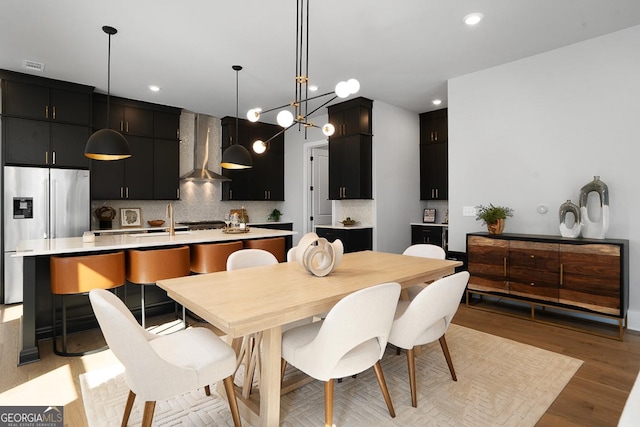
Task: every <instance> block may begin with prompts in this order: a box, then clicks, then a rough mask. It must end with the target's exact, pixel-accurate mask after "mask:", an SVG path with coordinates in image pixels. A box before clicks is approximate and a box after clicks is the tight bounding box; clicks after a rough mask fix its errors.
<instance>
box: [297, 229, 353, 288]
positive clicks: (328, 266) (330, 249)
mask: <svg viewBox="0 0 640 427" xmlns="http://www.w3.org/2000/svg"><path fill="white" fill-rule="evenodd" d="M295 252H296V253H295V259H296V261H298V264H300V265H301V266H302V267H303V268H304V269H305V270H307V271H308V272H309V273H311V274H313V275H314V276H318V277H324V276H326V275H328V274H329V273H331V272H332V271H333V270H334V269H335V268H336V267H338V265H339V264H340V261H341V260H342V254H343V252H344V247H343V245H342V241H341V240H340V239H336V240H335V241H334V242H333V243H330V242H329V241H328V240H327V239H325V238H324V237H318V235H317V234H316V233H307V234H305V235H304V236H302V238H301V239H300V242H299V243H298V246H297V247H296V250H295Z"/></svg>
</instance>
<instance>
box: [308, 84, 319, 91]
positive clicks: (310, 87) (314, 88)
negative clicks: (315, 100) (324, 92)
mask: <svg viewBox="0 0 640 427" xmlns="http://www.w3.org/2000/svg"><path fill="white" fill-rule="evenodd" d="M309 90H310V91H311V92H315V91H317V90H318V86H316V85H309Z"/></svg>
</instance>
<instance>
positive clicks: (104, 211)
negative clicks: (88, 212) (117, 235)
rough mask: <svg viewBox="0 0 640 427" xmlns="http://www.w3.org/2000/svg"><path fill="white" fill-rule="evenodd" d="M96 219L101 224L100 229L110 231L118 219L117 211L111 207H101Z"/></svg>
mask: <svg viewBox="0 0 640 427" xmlns="http://www.w3.org/2000/svg"><path fill="white" fill-rule="evenodd" d="M95 212H96V218H98V221H99V222H100V229H102V230H108V229H110V228H111V227H112V225H113V224H112V222H113V220H114V219H115V218H116V210H115V209H113V208H112V207H111V206H101V207H99V208H98V209H96V211H95Z"/></svg>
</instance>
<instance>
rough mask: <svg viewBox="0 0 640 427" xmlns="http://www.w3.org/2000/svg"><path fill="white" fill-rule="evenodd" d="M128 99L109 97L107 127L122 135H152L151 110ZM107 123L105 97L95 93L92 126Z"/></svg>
mask: <svg viewBox="0 0 640 427" xmlns="http://www.w3.org/2000/svg"><path fill="white" fill-rule="evenodd" d="M139 105H143V104H139V103H138V102H137V101H132V100H129V99H123V98H117V97H113V96H112V97H111V99H110V100H109V109H108V116H109V127H110V128H111V129H115V130H117V131H118V132H120V133H122V134H123V135H125V136H127V135H137V136H147V137H153V136H154V134H153V130H154V124H153V110H152V109H150V108H143V107H142V106H139ZM106 125H107V97H106V96H105V95H95V96H94V99H93V127H94V128H95V129H96V130H97V129H102V128H104V127H106Z"/></svg>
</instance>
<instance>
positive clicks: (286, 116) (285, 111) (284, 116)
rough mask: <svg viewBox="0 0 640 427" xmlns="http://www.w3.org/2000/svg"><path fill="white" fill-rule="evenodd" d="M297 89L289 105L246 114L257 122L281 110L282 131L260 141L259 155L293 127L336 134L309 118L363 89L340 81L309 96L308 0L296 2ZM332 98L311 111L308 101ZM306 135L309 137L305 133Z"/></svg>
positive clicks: (256, 144) (257, 144) (255, 147)
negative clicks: (337, 100) (327, 89)
mask: <svg viewBox="0 0 640 427" xmlns="http://www.w3.org/2000/svg"><path fill="white" fill-rule="evenodd" d="M295 80H296V89H295V97H294V100H293V101H291V102H290V103H288V104H285V105H281V106H279V107H274V108H269V109H267V110H262V109H261V108H252V109H251V110H249V111H248V112H247V119H249V121H252V122H257V121H258V120H259V119H260V116H261V115H262V114H265V113H269V112H272V111H276V110H280V111H279V112H278V115H277V117H276V119H277V122H278V124H279V125H280V126H282V128H283V129H282V130H281V131H279V132H278V133H276V134H275V135H273V136H272V137H271V138H269V139H267V140H266V141H261V140H257V141H255V142H254V143H253V146H252V148H253V151H254V152H256V153H258V154H260V153H264V151H265V150H266V149H267V147H268V144H269V142H270V141H271V140H273V139H274V138H276V137H277V136H279V135H281V134H283V133H284V132H286V131H287V130H288V129H290V128H291V127H293V126H294V125H296V124H297V125H299V126H301V127H303V128H304V129H305V132H306V130H307V128H309V127H315V128H320V129H322V133H324V134H325V135H326V136H331V135H333V132H334V131H335V128H334V126H333V125H332V124H331V123H326V124H324V125H323V126H322V127H320V126H317V125H316V124H314V123H313V122H311V121H309V117H310V116H311V115H312V114H313V113H315V112H316V111H318V110H319V109H320V108H322V107H324V106H326V105H327V104H329V103H330V102H331V101H333V100H335V99H336V98H347V97H349V96H350V95H353V94H355V93H357V92H358V90H360V83H359V82H358V80H356V79H350V80H347V81H343V82H340V83H338V84H337V85H336V87H335V90H334V91H332V92H327V93H323V94H322V95H316V96H311V97H310V96H309V86H308V83H309V0H297V5H296V78H295ZM327 96H331V98H330V99H328V100H327V101H325V102H323V103H322V104H321V105H320V106H318V107H316V108H314V109H312V110H310V106H309V101H313V100H319V99H321V98H325V97H327ZM305 136H306V134H305Z"/></svg>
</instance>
